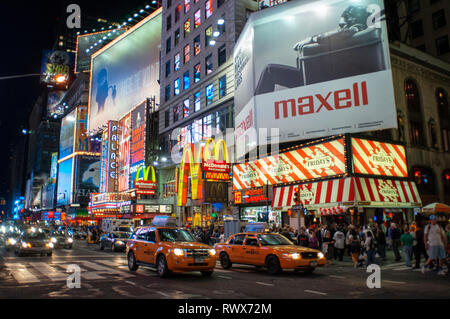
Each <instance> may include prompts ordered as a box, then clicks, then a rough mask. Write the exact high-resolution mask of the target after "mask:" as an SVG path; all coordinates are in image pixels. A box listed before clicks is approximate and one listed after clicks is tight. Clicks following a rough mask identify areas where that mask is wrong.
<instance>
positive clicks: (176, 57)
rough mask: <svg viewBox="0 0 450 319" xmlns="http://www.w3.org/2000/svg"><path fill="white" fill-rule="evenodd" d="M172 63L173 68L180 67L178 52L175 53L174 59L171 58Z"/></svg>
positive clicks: (176, 69) (177, 68)
mask: <svg viewBox="0 0 450 319" xmlns="http://www.w3.org/2000/svg"><path fill="white" fill-rule="evenodd" d="M173 64H174V70H175V71H178V70H179V69H180V66H181V56H180V53H177V54H175V57H174V60H173Z"/></svg>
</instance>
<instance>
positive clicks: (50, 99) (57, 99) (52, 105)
mask: <svg viewBox="0 0 450 319" xmlns="http://www.w3.org/2000/svg"><path fill="white" fill-rule="evenodd" d="M65 94H66V91H63V90H55V91H49V92H48V96H47V116H52V115H54V114H57V115H61V114H63V113H64V109H63V107H62V106H60V105H59V104H60V103H61V101H62V99H63V98H64V95H65Z"/></svg>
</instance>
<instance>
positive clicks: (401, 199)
mask: <svg viewBox="0 0 450 319" xmlns="http://www.w3.org/2000/svg"><path fill="white" fill-rule="evenodd" d="M297 187H298V188H299V189H300V200H301V203H302V204H303V205H304V206H305V208H307V209H310V210H318V209H320V208H333V207H334V208H335V211H339V209H338V208H336V207H344V208H345V207H350V206H357V207H383V208H412V207H421V206H422V203H421V200H420V196H419V192H418V191H417V187H416V184H415V183H414V182H410V181H397V180H383V179H376V178H359V177H348V178H342V179H335V180H329V181H322V182H316V183H310V184H303V185H295V186H286V187H276V188H274V194H273V200H272V208H273V209H290V208H291V207H292V206H295V205H296V203H294V189H295V188H297ZM328 211H329V212H333V210H327V211H324V212H325V213H326V212H328Z"/></svg>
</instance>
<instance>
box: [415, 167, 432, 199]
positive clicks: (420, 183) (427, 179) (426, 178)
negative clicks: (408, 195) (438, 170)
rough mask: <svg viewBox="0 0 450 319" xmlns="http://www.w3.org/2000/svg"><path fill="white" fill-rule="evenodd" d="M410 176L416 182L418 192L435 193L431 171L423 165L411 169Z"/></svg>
mask: <svg viewBox="0 0 450 319" xmlns="http://www.w3.org/2000/svg"><path fill="white" fill-rule="evenodd" d="M412 174H413V176H412V178H413V179H414V181H415V182H416V185H417V189H418V191H419V193H420V194H427V195H435V194H436V185H435V180H434V174H433V171H432V170H431V169H429V168H425V167H416V168H413V169H412Z"/></svg>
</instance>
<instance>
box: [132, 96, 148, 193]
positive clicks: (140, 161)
mask: <svg viewBox="0 0 450 319" xmlns="http://www.w3.org/2000/svg"><path fill="white" fill-rule="evenodd" d="M145 141H146V103H143V104H142V105H140V106H138V107H137V108H136V109H135V110H133V111H132V112H131V150H130V184H131V185H130V187H131V188H135V185H133V184H134V181H135V180H136V179H137V175H139V174H138V170H139V169H141V167H142V166H143V165H144V164H145Z"/></svg>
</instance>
